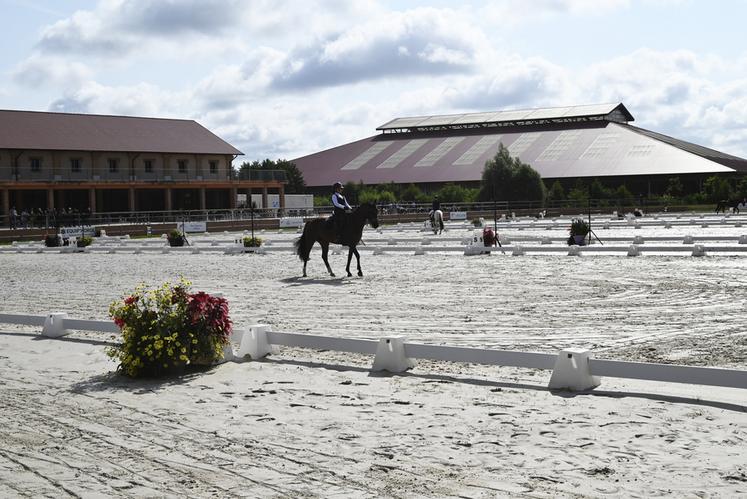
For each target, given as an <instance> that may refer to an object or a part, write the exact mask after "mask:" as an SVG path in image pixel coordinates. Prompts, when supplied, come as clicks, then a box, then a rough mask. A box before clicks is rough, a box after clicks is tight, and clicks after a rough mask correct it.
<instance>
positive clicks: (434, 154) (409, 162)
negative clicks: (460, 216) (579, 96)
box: [293, 103, 747, 193]
mask: <svg viewBox="0 0 747 499" xmlns="http://www.w3.org/2000/svg"><path fill="white" fill-rule="evenodd" d="M631 121H634V118H633V116H632V114H631V113H630V112H629V111H628V110H627V109H626V108H625V106H624V105H623V104H622V103H618V104H598V105H585V106H570V107H562V108H546V109H525V110H514V111H496V112H485V113H467V114H455V115H441V116H419V117H408V118H396V119H394V120H391V121H389V122H388V123H385V124H384V125H381V126H380V127H378V128H377V130H378V131H380V132H381V133H380V134H379V135H374V136H372V137H368V138H365V139H362V140H358V141H355V142H351V143H349V144H344V145H341V146H338V147H333V148H332V149H327V150H325V151H321V152H318V153H315V154H310V155H308V156H303V157H301V158H297V159H294V160H293V161H294V162H295V163H296V165H297V166H298V168H299V169H300V170H301V171H302V172H303V175H304V179H305V180H306V184H307V186H309V187H312V188H313V187H317V188H320V189H322V188H327V189H328V188H329V186H330V185H332V183H334V182H336V181H339V182H343V183H346V182H363V183H364V184H366V185H372V184H373V185H376V184H383V183H389V182H394V183H396V184H409V183H414V184H417V185H420V186H421V187H423V188H425V189H426V190H431V189H437V188H438V187H440V186H441V185H443V184H444V183H448V182H453V183H459V184H463V185H473V186H474V185H477V184H478V183H479V181H480V179H481V177H482V172H483V169H484V166H485V162H486V161H487V160H488V159H490V158H492V157H493V156H495V154H496V152H497V151H498V147H499V144H501V143H502V144H503V145H504V146H506V147H507V148H508V150H509V152H510V153H511V155H512V156H514V157H519V158H520V159H521V160H522V161H523V162H524V163H528V164H529V165H531V166H532V168H534V169H535V170H537V171H538V172H539V173H540V175H541V176H542V178H543V179H545V181H548V180H550V181H552V180H553V179H557V180H561V181H570V180H571V179H577V178H584V177H606V178H607V180H608V181H609V183H622V182H627V183H631V182H632V183H637V185H639V186H640V185H643V186H645V187H644V188H645V189H648V191H649V193H650V191H651V184H652V181H657V180H658V181H659V183H660V184H665V183H666V180H667V179H668V178H669V177H671V176H682V175H701V176H708V175H712V174H717V173H733V172H747V160H745V159H743V158H739V157H736V156H731V155H729V154H725V153H722V152H719V151H715V150H713V149H709V148H706V147H702V146H699V145H696V144H692V143H689V142H685V141H682V140H678V139H674V138H672V137H668V136H666V135H662V134H659V133H656V132H652V131H649V130H645V129H642V128H638V127H635V126H633V125H631V124H630V122H631Z"/></svg>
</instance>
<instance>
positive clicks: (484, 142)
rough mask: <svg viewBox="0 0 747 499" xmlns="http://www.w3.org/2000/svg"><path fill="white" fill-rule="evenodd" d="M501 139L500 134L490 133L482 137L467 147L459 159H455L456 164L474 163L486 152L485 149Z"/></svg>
mask: <svg viewBox="0 0 747 499" xmlns="http://www.w3.org/2000/svg"><path fill="white" fill-rule="evenodd" d="M500 139H501V136H500V135H490V136H487V137H483V138H481V139H480V140H478V141H477V142H475V143H474V144H473V145H472V147H470V148H469V149H467V151H466V152H465V153H464V154H462V155H461V156H460V157H459V159H457V160H456V161H454V165H455V166H459V165H471V164H473V163H474V162H475V161H477V158H479V157H480V156H482V155H483V154H485V151H487V150H488V149H489V148H490V147H491V146H494V145H495V144H497V143H498V141H499V140H500Z"/></svg>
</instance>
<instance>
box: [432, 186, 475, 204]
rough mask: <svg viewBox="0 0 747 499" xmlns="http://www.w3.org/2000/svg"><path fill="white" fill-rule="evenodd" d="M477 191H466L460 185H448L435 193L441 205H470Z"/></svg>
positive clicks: (466, 189)
mask: <svg viewBox="0 0 747 499" xmlns="http://www.w3.org/2000/svg"><path fill="white" fill-rule="evenodd" d="M479 192H480V191H479V189H468V188H466V187H462V186H461V185H456V184H452V183H448V184H446V185H444V186H443V187H441V189H439V190H438V192H436V194H435V195H436V196H438V199H439V200H440V201H441V202H442V203H471V202H473V201H475V200H476V199H477V195H478V193H479Z"/></svg>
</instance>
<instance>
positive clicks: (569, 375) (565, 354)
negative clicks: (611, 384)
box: [549, 348, 601, 392]
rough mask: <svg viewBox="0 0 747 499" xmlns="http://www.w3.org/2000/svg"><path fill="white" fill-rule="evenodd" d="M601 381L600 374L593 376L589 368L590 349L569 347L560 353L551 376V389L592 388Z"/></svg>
mask: <svg viewBox="0 0 747 499" xmlns="http://www.w3.org/2000/svg"><path fill="white" fill-rule="evenodd" d="M600 383H601V381H600V379H599V376H592V375H591V371H590V369H589V351H588V350H584V349H580V348H568V349H565V350H563V351H562V352H560V353H559V354H558V358H557V360H556V361H555V367H554V368H553V371H552V376H551V377H550V384H549V388H550V389H551V390H570V391H572V392H579V391H583V390H590V389H592V388H595V387H597V386H599V384H600Z"/></svg>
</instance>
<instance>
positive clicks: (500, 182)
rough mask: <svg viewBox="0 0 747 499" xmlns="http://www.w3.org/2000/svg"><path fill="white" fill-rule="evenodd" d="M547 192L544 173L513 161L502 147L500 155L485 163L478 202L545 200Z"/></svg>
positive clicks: (502, 146) (517, 159)
mask: <svg viewBox="0 0 747 499" xmlns="http://www.w3.org/2000/svg"><path fill="white" fill-rule="evenodd" d="M545 190H546V189H545V184H544V182H542V178H541V177H540V174H539V173H538V172H537V171H536V170H535V169H533V168H532V167H531V166H529V165H528V164H526V163H522V162H521V160H520V159H519V158H512V157H511V155H510V154H509V152H508V149H507V148H506V147H505V146H504V145H503V144H500V145H499V147H498V152H497V153H496V155H495V156H494V157H493V158H492V159H490V160H488V161H487V162H486V163H485V169H484V170H483V172H482V184H481V186H480V192H479V194H478V200H479V201H490V200H492V199H495V200H499V201H523V200H544V199H545V194H546V193H545Z"/></svg>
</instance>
